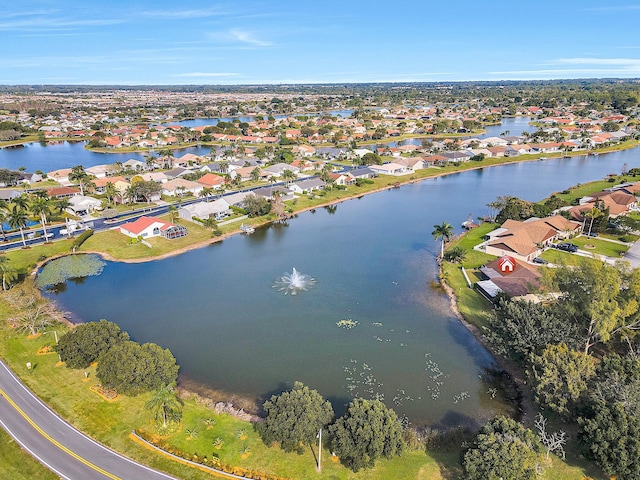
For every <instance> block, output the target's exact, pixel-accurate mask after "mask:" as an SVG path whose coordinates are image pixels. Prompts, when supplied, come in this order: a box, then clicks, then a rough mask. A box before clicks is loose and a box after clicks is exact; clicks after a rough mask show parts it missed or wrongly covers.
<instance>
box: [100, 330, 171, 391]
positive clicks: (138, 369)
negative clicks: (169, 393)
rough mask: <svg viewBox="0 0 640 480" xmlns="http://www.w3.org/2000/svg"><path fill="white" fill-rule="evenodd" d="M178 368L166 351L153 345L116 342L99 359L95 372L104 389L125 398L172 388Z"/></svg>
mask: <svg viewBox="0 0 640 480" xmlns="http://www.w3.org/2000/svg"><path fill="white" fill-rule="evenodd" d="M178 368H179V367H178V365H176V359H175V358H174V357H173V355H172V354H171V352H170V351H169V350H168V349H164V350H163V349H162V348H161V347H159V346H158V345H156V344H154V343H145V344H143V345H140V344H138V343H136V342H132V341H125V342H119V343H117V344H116V345H114V346H112V347H111V348H110V349H109V350H107V351H106V352H105V353H104V354H103V355H102V356H101V357H100V362H99V363H98V368H97V371H96V375H97V377H98V378H99V379H100V382H101V383H102V385H103V386H104V387H106V388H110V389H113V390H115V391H116V392H118V393H122V394H125V395H138V394H140V393H143V392H148V391H150V390H154V389H156V388H159V387H160V386H161V385H163V384H164V385H173V384H174V383H175V382H176V379H177V378H178Z"/></svg>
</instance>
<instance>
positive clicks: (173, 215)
mask: <svg viewBox="0 0 640 480" xmlns="http://www.w3.org/2000/svg"><path fill="white" fill-rule="evenodd" d="M167 212H168V213H169V217H170V218H171V223H176V218H178V209H177V208H176V207H175V206H174V205H169V207H168V208H167Z"/></svg>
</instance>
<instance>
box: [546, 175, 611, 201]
mask: <svg viewBox="0 0 640 480" xmlns="http://www.w3.org/2000/svg"><path fill="white" fill-rule="evenodd" d="M621 182H622V179H621V178H616V181H615V182H613V183H612V182H609V181H607V180H596V181H595V182H589V183H584V184H578V185H574V186H573V187H569V188H568V189H566V190H563V191H562V192H557V193H555V194H553V195H556V196H557V197H559V198H561V199H562V200H564V201H565V202H567V204H571V203H572V202H573V201H574V200H577V199H580V198H582V197H585V196H587V195H591V194H593V193H597V192H600V191H602V190H604V189H605V188H611V187H613V186H614V185H617V184H619V183H621ZM550 196H551V195H550ZM545 200H546V198H545V199H544V200H542V203H543V202H544V201H545Z"/></svg>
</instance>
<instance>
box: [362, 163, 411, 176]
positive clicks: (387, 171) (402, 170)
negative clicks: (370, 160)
mask: <svg viewBox="0 0 640 480" xmlns="http://www.w3.org/2000/svg"><path fill="white" fill-rule="evenodd" d="M369 168H370V169H371V170H373V171H374V172H375V173H377V174H378V175H393V176H395V177H398V176H402V175H409V174H410V173H413V170H411V169H410V168H409V167H407V166H405V165H401V164H399V163H395V162H389V163H383V164H382V165H369Z"/></svg>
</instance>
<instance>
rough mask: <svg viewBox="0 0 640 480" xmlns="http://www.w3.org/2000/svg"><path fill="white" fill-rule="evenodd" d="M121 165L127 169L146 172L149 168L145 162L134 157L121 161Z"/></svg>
mask: <svg viewBox="0 0 640 480" xmlns="http://www.w3.org/2000/svg"><path fill="white" fill-rule="evenodd" d="M122 167H123V168H125V169H127V170H133V171H134V172H146V171H147V170H148V169H149V167H148V166H147V164H146V162H141V161H140V160H136V159H135V158H130V159H129V160H127V161H126V162H123V163H122Z"/></svg>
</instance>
